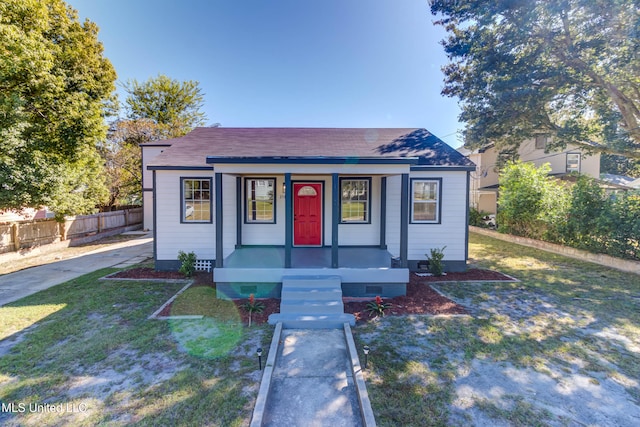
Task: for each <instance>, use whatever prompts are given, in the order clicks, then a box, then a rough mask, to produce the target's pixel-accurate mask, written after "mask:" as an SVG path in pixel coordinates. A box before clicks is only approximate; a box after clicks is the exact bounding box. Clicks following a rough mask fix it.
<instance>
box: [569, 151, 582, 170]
mask: <svg viewBox="0 0 640 427" xmlns="http://www.w3.org/2000/svg"><path fill="white" fill-rule="evenodd" d="M570 172H580V153H567V173H570Z"/></svg>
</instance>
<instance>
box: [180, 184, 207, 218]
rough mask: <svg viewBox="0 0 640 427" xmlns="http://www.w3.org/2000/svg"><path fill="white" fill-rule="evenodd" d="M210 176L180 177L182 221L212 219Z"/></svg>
mask: <svg viewBox="0 0 640 427" xmlns="http://www.w3.org/2000/svg"><path fill="white" fill-rule="evenodd" d="M211 181H212V180H211V178H182V222H206V223H210V222H211V221H212V215H211V187H212V182H211Z"/></svg>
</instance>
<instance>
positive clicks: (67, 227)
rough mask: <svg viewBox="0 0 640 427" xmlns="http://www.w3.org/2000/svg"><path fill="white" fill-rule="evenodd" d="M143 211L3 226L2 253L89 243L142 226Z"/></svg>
mask: <svg viewBox="0 0 640 427" xmlns="http://www.w3.org/2000/svg"><path fill="white" fill-rule="evenodd" d="M142 217H143V211H142V208H134V209H124V210H120V211H113V212H102V213H98V214H94V215H77V216H73V217H66V218H65V221H64V222H60V223H59V222H57V221H56V220H55V219H37V220H31V221H18V222H11V223H0V254H1V253H7V252H19V251H21V250H24V249H31V248H34V247H38V246H43V245H48V244H51V243H56V242H63V241H67V242H68V243H69V245H73V243H74V242H77V243H86V242H89V241H92V240H97V239H98V238H100V237H104V236H107V235H110V234H116V233H117V232H119V231H122V230H126V229H127V228H129V227H133V228H136V227H137V226H140V225H142Z"/></svg>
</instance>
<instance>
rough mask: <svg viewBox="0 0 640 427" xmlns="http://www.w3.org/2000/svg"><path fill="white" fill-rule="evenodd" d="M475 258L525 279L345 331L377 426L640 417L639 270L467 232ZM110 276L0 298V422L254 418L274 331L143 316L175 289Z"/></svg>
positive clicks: (459, 293) (213, 313) (219, 308)
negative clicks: (263, 353) (261, 361)
mask: <svg viewBox="0 0 640 427" xmlns="http://www.w3.org/2000/svg"><path fill="white" fill-rule="evenodd" d="M470 255H471V257H472V258H473V262H474V263H476V264H477V266H479V267H485V268H492V269H496V270H499V271H502V272H504V273H506V274H509V275H511V276H514V277H517V278H519V279H520V280H522V282H520V283H484V284H482V283H481V284H459V283H446V284H438V285H435V287H436V288H437V289H438V290H439V291H440V292H442V293H445V294H446V295H448V296H449V297H450V298H452V299H454V300H455V301H456V302H458V303H460V304H462V305H464V306H465V307H466V308H467V309H468V310H469V312H470V313H471V315H468V316H467V315H465V316H455V317H451V316H427V315H411V316H398V317H396V316H388V317H383V318H380V319H378V320H376V321H373V322H369V323H365V324H362V325H358V326H356V327H355V328H353V331H354V334H355V336H356V341H357V344H358V347H359V348H362V346H363V345H365V344H367V345H369V346H370V347H371V352H370V354H369V357H368V366H367V369H366V370H365V372H364V373H365V377H366V380H367V387H368V390H369V394H370V397H371V400H372V406H373V410H374V413H375V415H376V420H377V423H378V425H380V426H429V425H480V426H486V425H491V426H494V425H497V426H501V425H502V426H513V425H515V426H518V425H527V426H528V425H552V426H556V425H557V426H564V425H569V426H573V425H620V426H626V425H638V423H640V380H639V378H640V277H639V276H637V275H633V274H627V273H622V272H618V271H616V270H611V269H607V268H605V267H601V266H597V265H595V264H589V263H582V262H578V261H575V260H571V259H568V258H564V257H561V256H558V255H553V254H549V253H546V252H542V251H538V250H534V249H527V248H525V247H522V246H518V245H513V244H508V243H505V242H502V241H498V240H493V239H491V238H488V237H484V236H478V235H475V234H471V245H470ZM113 271H115V270H113V269H108V270H102V271H98V272H96V273H94V274H90V275H86V276H83V277H81V278H79V279H76V280H74V281H70V282H67V283H65V284H62V285H59V286H56V287H53V288H51V289H48V290H46V291H43V292H40V293H38V294H35V295H32V296H30V297H27V298H24V299H22V300H20V301H17V302H15V303H12V304H9V305H8V306H5V307H0V403H1V404H2V406H1V411H0V424H1V425H9V426H12V425H14V426H18V425H21V426H22V425H24V426H31V425H34V426H36V425H37V426H41V425H95V424H107V425H131V424H140V425H199V426H200V425H203V426H206V425H210V426H240V425H248V424H249V421H250V418H251V411H252V410H253V404H254V401H255V396H256V394H257V389H258V387H259V383H260V378H261V371H259V370H258V367H257V363H256V362H257V361H256V357H255V350H256V348H257V347H262V348H268V347H269V343H270V340H271V335H272V327H270V326H268V325H262V326H259V325H254V326H253V327H252V328H250V329H249V328H246V327H242V326H241V323H240V322H241V321H240V320H239V319H240V318H241V316H240V314H238V316H236V315H235V314H234V310H237V309H235V307H234V306H233V303H231V302H225V301H217V302H216V304H218V305H216V308H215V309H211V310H209V311H207V316H206V317H204V318H202V319H174V320H169V321H163V320H149V319H148V318H147V317H148V316H149V315H150V314H151V313H153V312H154V311H155V310H156V309H157V308H159V307H160V306H161V305H162V304H163V303H164V302H165V301H167V300H168V299H169V298H170V297H171V296H172V295H174V294H175V293H176V292H177V291H178V290H179V289H180V288H182V287H183V286H184V285H183V284H182V283H163V282H161V281H158V282H146V281H105V282H103V281H99V280H98V278H99V277H102V276H104V275H106V274H108V273H110V272H113ZM196 291H198V292H205V293H206V292H211V290H208V289H206V288H204V289H197V288H195V289H193V292H196ZM196 296H197V298H196V299H197V300H198V302H199V303H200V302H201V303H206V300H207V299H209V296H207V295H200V294H196ZM210 297H211V298H213V295H210ZM212 304H213V301H212ZM225 304H229V306H228V307H227V306H224V305H225ZM232 306H233V307H232ZM176 307H177V306H176ZM360 356H361V358H362V357H363V356H362V355H360Z"/></svg>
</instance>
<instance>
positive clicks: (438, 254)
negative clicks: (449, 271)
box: [427, 246, 447, 276]
mask: <svg viewBox="0 0 640 427" xmlns="http://www.w3.org/2000/svg"><path fill="white" fill-rule="evenodd" d="M446 248H447V247H446V246H444V247H443V248H442V249H438V248H433V249H431V256H429V255H427V260H429V272H430V273H431V274H433V275H434V276H442V273H443V272H444V262H442V260H443V259H444V250H445V249H446Z"/></svg>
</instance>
